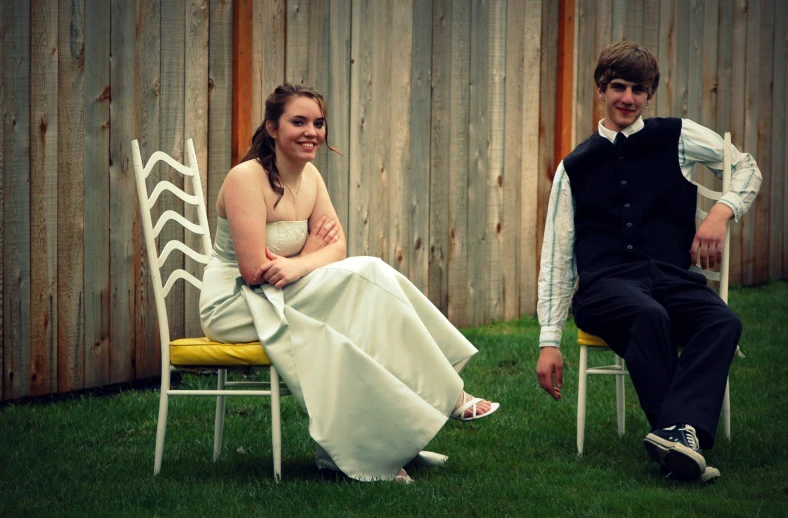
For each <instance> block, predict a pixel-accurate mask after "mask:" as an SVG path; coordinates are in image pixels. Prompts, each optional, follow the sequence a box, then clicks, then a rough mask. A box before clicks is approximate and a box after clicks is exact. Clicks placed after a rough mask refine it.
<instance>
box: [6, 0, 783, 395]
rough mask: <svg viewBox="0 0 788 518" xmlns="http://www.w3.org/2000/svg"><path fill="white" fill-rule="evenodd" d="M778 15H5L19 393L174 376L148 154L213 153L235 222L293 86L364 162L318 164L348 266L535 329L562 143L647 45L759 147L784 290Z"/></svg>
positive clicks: (134, 4)
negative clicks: (165, 350) (158, 316)
mask: <svg viewBox="0 0 788 518" xmlns="http://www.w3.org/2000/svg"><path fill="white" fill-rule="evenodd" d="M756 3H758V8H757V9H756V8H755V7H754V6H753V5H748V4H747V2H742V1H741V0H737V1H736V3H735V5H734V4H733V3H732V2H731V1H728V2H726V1H725V0H720V1H719V2H716V1H714V2H712V1H709V2H700V3H698V2H695V3H693V4H685V2H683V1H681V0H673V1H670V0H668V1H664V2H646V1H631V2H623V1H618V0H616V1H610V0H607V1H606V2H590V1H587V0H577V4H575V1H574V0H560V1H558V0H302V1H296V0H287V1H286V0H189V1H183V0H135V1H131V0H112V1H110V2H107V1H105V0H59V1H58V0H37V1H33V2H29V1H27V0H3V1H1V2H0V30H1V31H2V33H1V34H0V63H2V82H0V105H2V108H3V127H2V132H0V150H2V153H1V154H0V174H2V177H1V178H0V187H1V188H2V196H0V200H2V207H1V208H0V255H2V262H1V263H0V265H1V266H0V268H1V270H0V271H1V272H2V284H1V286H0V287H1V289H2V304H3V306H2V311H0V318H1V319H0V331H1V332H0V335H2V343H0V361H1V362H2V373H3V381H2V384H0V390H2V393H1V394H0V399H4V400H12V399H18V398H21V397H25V396H30V395H40V394H48V393H55V392H66V391H71V390H76V389H81V388H87V387H94V386H100V385H105V384H110V383H117V382H123V381H128V380H131V379H135V378H142V377H147V376H155V375H157V374H158V372H159V361H160V358H159V349H158V332H157V330H156V322H155V311H154V310H153V307H152V299H151V298H150V295H149V292H148V286H147V282H148V281H147V275H148V272H147V266H146V264H145V263H146V256H145V253H144V249H143V241H142V236H141V229H140V225H139V215H138V210H137V202H136V193H135V192H134V189H135V186H134V180H133V171H132V167H131V154H130V153H131V151H130V142H131V140H132V139H135V138H136V139H138V140H139V141H140V145H141V148H142V154H143V159H147V157H148V156H150V154H151V153H152V152H153V151H154V150H157V149H162V150H165V151H167V152H169V153H170V154H172V155H173V156H174V157H176V158H178V159H180V160H182V159H183V155H184V149H183V148H184V141H185V139H187V138H192V139H194V142H195V148H196V150H197V155H198V161H199V165H200V170H201V174H202V175H203V185H204V189H205V192H206V197H207V199H208V207H209V219H210V220H211V221H212V222H213V221H215V217H216V214H215V210H214V200H215V199H216V196H217V192H218V189H219V187H220V185H221V182H222V180H223V178H224V175H225V174H226V172H227V170H228V169H229V168H230V166H231V163H232V160H233V159H234V158H236V159H237V157H238V156H239V155H240V154H243V153H244V152H245V151H246V149H245V148H246V146H247V145H248V142H249V139H250V136H251V132H252V130H253V128H254V127H256V126H257V125H258V124H259V123H260V121H261V120H262V116H263V101H264V98H265V96H266V95H267V94H268V93H270V92H271V91H272V90H273V87H274V86H275V85H277V84H279V83H281V82H282V81H284V80H289V81H293V82H308V83H312V84H314V85H315V86H317V87H318V88H319V89H320V90H321V91H322V92H323V93H324V94H325V95H326V98H327V100H328V103H329V113H328V119H329V128H330V134H329V139H330V142H331V143H332V144H333V145H335V146H337V147H338V148H339V149H340V150H341V151H342V155H341V156H337V155H334V154H330V153H325V152H321V153H320V156H319V157H318V159H317V160H316V165H317V166H318V168H319V169H320V170H321V172H322V173H323V176H324V178H325V179H326V183H327V185H328V188H329V192H330V194H331V196H332V199H333V201H334V204H335V206H336V208H337V212H338V214H339V215H340V219H341V220H342V223H343V225H344V227H345V229H346V231H347V235H348V242H349V253H350V254H352V255H359V254H369V255H375V256H379V257H382V258H383V259H384V260H386V261H387V262H389V263H390V264H392V265H393V266H394V267H395V268H398V269H399V270H400V271H402V272H403V273H405V274H406V275H407V276H408V277H409V278H410V279H411V280H412V281H413V282H414V283H415V284H416V285H417V286H418V287H419V288H420V289H422V290H423V291H424V292H425V293H427V294H428V296H429V297H430V299H431V300H432V301H433V302H434V303H435V304H436V305H437V306H438V307H439V308H440V309H441V310H442V311H444V312H446V313H447V314H448V316H449V318H450V319H451V320H452V321H453V322H454V323H455V324H457V325H475V324H480V323H484V322H489V321H492V320H500V319H508V318H514V317H517V316H519V315H522V314H533V313H534V311H535V304H536V278H537V274H538V256H539V250H540V245H541V234H542V228H543V222H544V215H545V214H544V213H545V211H546V199H547V195H548V192H549V188H550V182H549V179H550V177H551V176H552V172H553V171H554V168H555V165H556V163H557V159H560V158H561V152H558V153H557V152H556V149H559V150H563V149H565V148H566V147H568V146H567V145H566V138H568V139H571V138H572V135H577V138H578V139H582V138H585V136H587V134H588V133H589V132H590V131H592V129H593V126H594V124H595V120H596V118H595V117H596V115H595V114H594V108H593V99H594V97H593V95H591V94H592V93H593V92H592V91H591V90H589V85H591V86H592V82H591V70H590V69H589V67H590V66H591V65H590V63H592V62H593V61H594V59H595V52H596V51H597V50H598V49H599V48H600V46H601V45H602V43H603V42H605V41H608V40H610V39H617V38H619V37H627V38H643V41H644V43H646V44H647V45H649V46H651V47H652V48H655V49H657V50H658V51H659V54H658V57H659V59H660V62H661V64H662V66H663V84H662V86H661V88H660V90H659V97H658V99H657V102H656V104H657V106H656V110H657V111H656V113H659V114H663V113H671V114H673V115H683V114H685V113H686V114H687V115H688V116H690V117H691V118H695V119H696V120H698V121H699V122H701V123H704V124H707V125H709V126H711V127H713V128H715V129H718V130H720V131H721V130H722V129H727V128H731V130H733V131H734V139H735V140H736V142H737V143H741V142H744V146H741V147H743V148H744V149H746V150H750V151H754V154H755V155H756V157H757V158H758V161H759V164H760V165H761V167H762V169H763V171H764V173H765V176H766V177H767V180H766V184H768V186H767V185H765V186H764V192H765V193H767V196H766V197H764V196H763V195H762V196H761V199H760V200H759V205H758V207H756V208H755V209H754V210H753V211H752V214H751V215H749V216H748V217H747V218H748V219H745V222H744V225H742V226H741V229H740V230H739V231H738V232H739V233H738V234H737V236H738V237H736V239H735V241H736V242H737V243H742V244H744V243H746V244H747V246H750V245H749V244H750V243H752V245H753V247H754V249H753V253H752V255H745V254H744V253H741V254H740V256H739V257H738V258H737V261H738V263H737V264H741V265H745V264H749V263H747V262H746V261H750V259H749V258H750V257H754V258H755V259H752V261H754V264H755V265H760V264H762V262H759V261H762V259H763V258H761V259H758V258H759V257H761V255H762V254H763V250H764V249H763V248H762V247H761V248H758V247H759V246H761V245H762V244H763V243H765V244H766V248H765V250H766V255H765V258H766V259H768V261H770V262H769V265H770V268H772V267H774V268H775V269H773V270H768V269H767V272H768V273H767V276H768V275H771V276H773V277H784V276H785V275H786V274H788V265H784V264H783V263H782V262H781V261H783V260H784V259H783V258H784V257H785V255H786V254H783V253H782V249H778V248H777V247H778V246H779V247H784V246H788V238H786V239H784V238H783V237H782V236H783V234H782V232H783V230H782V229H784V228H786V225H784V224H783V223H785V221H784V219H783V220H779V218H778V217H777V215H776V214H777V210H778V209H780V208H781V207H782V204H781V203H780V201H781V199H782V198H780V197H779V194H778V189H779V193H780V194H783V190H784V189H785V188H786V184H785V182H784V180H783V176H784V175H783V170H782V165H781V164H783V163H784V161H785V159H786V158H785V157H786V155H785V154H784V151H783V149H784V147H785V143H786V142H785V131H784V128H785V94H784V92H785V70H786V58H785V21H784V19H785V13H784V10H785V8H784V6H783V5H782V2H781V1H780V0H768V1H758V2H756ZM750 4H753V2H750ZM685 6H689V7H685ZM707 8H708V9H711V12H708V11H707ZM734 8H735V10H734ZM770 9H771V10H770ZM685 11H686V12H685ZM742 11H744V12H743V13H742ZM714 13H716V14H714ZM701 14H702V15H701ZM742 16H744V18H742ZM655 17H656V18H655ZM655 19H656V20H657V21H658V24H657V25H654V23H655V22H654V20H655ZM715 19H716V20H718V27H717V28H716V29H715V28H714V27H713V25H714V20H715ZM742 19H743V20H744V21H742ZM638 20H640V22H638ZM574 23H577V27H576V28H575V27H574ZM567 24H568V25H567ZM638 24H640V25H642V26H643V28H642V30H641V29H637V27H638V26H639V25H638ZM567 27H569V29H568V30H567ZM623 27H627V28H628V29H627V30H632V29H634V30H635V32H631V33H624V32H623ZM697 27H701V28H702V31H703V34H702V37H699V36H698V33H697V31H696V32H692V33H691V34H690V32H689V31H688V28H690V29H692V28H695V29H696V28H697ZM638 31H640V32H638ZM682 31H683V32H682ZM707 31H708V32H707ZM715 31H716V32H715ZM712 32H713V33H714V34H715V36H714V37H713V38H712V37H711V35H710V34H711V33H712ZM724 35H728V36H724ZM664 38H669V39H668V40H665V39H664ZM693 38H694V39H693ZM690 40H691V41H692V42H693V45H699V46H698V47H697V49H695V50H691V49H693V48H694V47H692V46H691V45H690V43H689V42H690ZM700 40H702V42H701V41H700ZM712 40H714V41H715V42H716V43H715V44H714V47H712V45H711V44H710V43H707V42H709V41H712ZM701 43H702V45H701ZM767 43H768V45H767ZM769 45H771V46H769ZM767 47H768V49H767ZM742 49H745V50H742ZM767 50H768V52H767ZM680 51H681V52H680ZM684 53H686V54H687V56H686V57H685V56H684ZM712 54H714V56H715V58H714V60H713V61H709V59H710V58H709V56H711V55H712ZM767 54H768V56H767ZM573 58H574V59H573ZM769 63H771V64H772V65H774V66H772V65H769V66H768V67H767V64H769ZM776 65H780V66H776ZM772 68H774V70H775V72H774V73H773V75H770V76H769V77H770V78H772V79H771V81H772V83H773V86H772V87H771V88H767V85H771V84H772V83H770V82H768V81H765V80H763V81H759V78H761V79H763V76H764V74H765V73H766V72H767V71H769V73H770V74H772V72H771V70H772ZM699 70H701V71H702V72H703V74H702V75H700V76H699V75H698V71H699ZM707 72H708V73H707ZM709 74H711V75H710V76H709V77H712V79H710V81H712V82H713V83H714V84H715V87H714V89H713V92H714V97H713V100H711V101H710V100H709V99H708V98H707V95H706V94H705V93H704V92H708V91H710V90H708V89H707V86H708V85H707V83H706V82H705V81H704V80H703V78H705V77H707V75H709ZM571 78H574V79H572V80H571V81H569V79H571ZM745 78H747V79H746V80H745ZM781 92H782V94H783V95H782V97H780V95H778V94H779V93H781ZM567 95H568V96H569V100H568V102H567V100H566V98H565V97H566V96H567ZM573 100H574V102H573ZM745 100H746V103H745ZM745 106H746V107H745ZM728 107H729V108H728ZM693 110H696V111H697V114H696V112H695V111H693ZM707 114H712V115H709V116H712V117H714V118H713V119H709V118H708V117H707ZM556 121H558V122H556ZM764 121H768V122H764ZM567 124H568V126H569V128H570V130H569V131H568V132H567V131H566V127H567ZM780 124H781V125H782V126H780ZM571 128H573V129H571ZM767 128H768V129H769V131H768V135H767V134H766V133H767ZM772 128H773V129H772ZM778 128H782V130H779V129H778ZM556 135H558V138H556ZM562 135H568V137H566V138H563V137H562ZM767 147H768V149H769V150H770V151H769V152H768V153H767V151H766V150H767ZM763 153H767V154H768V155H769V159H766V158H765V155H764V154H763ZM772 171H775V173H774V174H772ZM160 175H164V176H169V175H170V173H169V172H168V171H167V170H166V168H164V167H162V169H161V170H160V171H157V172H155V173H154V178H155V177H158V176H160ZM170 178H172V177H171V176H170ZM769 196H775V198H774V200H772V199H771V198H770V197H769ZM764 198H765V199H764ZM166 203H169V204H171V205H169V206H168V205H165V206H164V207H162V210H165V209H167V208H176V209H177V208H179V206H178V204H177V203H176V202H175V201H167V202H166ZM764 204H765V205H764ZM770 207H771V208H772V209H773V210H772V211H769V208H770ZM764 211H765V212H764ZM785 214H786V213H785V212H780V217H782V218H785V217H786V216H785ZM759 215H760V216H759ZM764 217H765V218H766V219H765V220H764ZM770 218H772V219H770ZM778 220H779V221H778ZM778 242H779V245H776V244H775V243H778ZM770 245H771V246H770ZM738 246H741V245H738ZM740 249H741V248H740ZM755 250H757V253H756V252H755ZM748 253H749V252H748ZM759 254H761V255H759ZM180 260H182V259H177V258H174V257H171V258H170V259H169V260H168V263H167V264H166V265H165V270H168V269H171V268H174V267H175V266H176V264H175V261H180ZM777 263H779V264H780V266H779V268H777V267H776V266H772V265H776V264H777ZM188 267H189V268H194V265H188ZM742 271H743V270H742ZM755 272H761V270H759V269H757V268H754V269H753V274H752V275H751V276H750V275H747V276H744V275H741V276H739V277H737V280H739V281H741V282H747V283H749V282H755V281H760V280H763V279H765V277H763V276H762V275H760V273H759V274H758V275H756V274H755ZM165 274H166V272H165ZM737 275H738V274H737ZM177 289H180V290H181V291H180V292H178V293H177V294H176V295H175V297H173V298H174V300H175V303H174V304H173V305H172V306H171V307H170V315H171V318H170V325H171V333H172V334H173V336H181V335H183V334H187V333H196V332H199V322H198V321H197V297H196V293H195V292H194V290H192V289H191V288H185V287H183V286H181V287H179V288H177Z"/></svg>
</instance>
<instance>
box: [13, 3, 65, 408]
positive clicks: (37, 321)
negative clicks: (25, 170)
mask: <svg viewBox="0 0 788 518" xmlns="http://www.w3.org/2000/svg"><path fill="white" fill-rule="evenodd" d="M65 14H66V16H67V17H68V19H69V21H70V16H68V12H67V10H66V13H65ZM30 35H31V39H32V42H31V46H30V47H31V48H30V52H31V56H30V58H31V62H30V119H31V129H32V135H31V139H30V204H31V207H30V256H31V257H38V258H40V260H37V261H32V262H31V264H30V318H31V329H30V372H29V373H25V376H26V377H27V380H26V382H27V383H29V384H30V390H29V393H30V394H31V395H38V394H49V393H52V392H57V384H58V383H57V382H58V364H57V360H58V339H57V328H58V326H57V314H58V268H57V265H58V247H57V240H58V235H57V231H58V219H59V218H58V192H57V190H58V160H59V158H58V157H59V155H58V107H59V105H58V56H59V55H60V54H61V53H62V54H64V55H65V58H66V59H68V58H69V50H70V49H68V48H67V44H68V42H63V43H64V44H65V45H66V47H64V48H60V47H59V46H58V5H57V1H56V0H45V1H36V2H33V3H32V4H31V28H30ZM65 90H66V92H64V93H71V92H69V91H68V88H66V89H65ZM70 101H71V99H68V98H67V97H65V95H64V97H63V98H62V99H61V100H60V104H61V105H62V104H64V103H68V102H70ZM74 151H76V150H73V151H71V152H72V153H73V152H74ZM74 174H75V173H74V172H73V171H72V172H71V174H70V175H63V177H66V176H73V175H74ZM64 274H67V272H64Z"/></svg>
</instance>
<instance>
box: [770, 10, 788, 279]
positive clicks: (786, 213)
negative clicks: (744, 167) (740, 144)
mask: <svg viewBox="0 0 788 518" xmlns="http://www.w3.org/2000/svg"><path fill="white" fill-rule="evenodd" d="M774 20H775V23H774V56H773V65H772V67H773V70H774V79H773V84H772V94H773V95H774V102H773V104H772V106H773V109H772V130H771V131H772V171H773V173H772V175H771V177H772V178H771V207H770V209H771V213H770V218H769V276H770V277H771V278H773V279H783V278H785V277H786V276H788V209H786V204H785V200H786V199H788V198H786V194H788V192H786V190H787V189H788V182H787V181H786V178H785V176H786V174H788V153H786V152H785V148H786V147H787V146H788V127H787V126H786V122H785V121H786V104H787V103H786V101H788V79H786V73H788V30H786V23H785V20H788V5H786V3H785V2H775V3H774ZM781 21H782V22H781Z"/></svg>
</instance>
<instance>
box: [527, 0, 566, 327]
mask: <svg viewBox="0 0 788 518" xmlns="http://www.w3.org/2000/svg"><path fill="white" fill-rule="evenodd" d="M541 14H542V20H541V23H542V28H541V31H540V32H541V49H540V52H539V54H540V55H541V73H540V76H541V77H540V85H539V106H540V110H539V171H538V177H539V178H538V179H539V183H538V187H537V206H538V211H537V217H536V221H537V225H536V247H535V250H534V251H535V253H536V257H535V260H536V264H535V265H534V266H533V267H532V271H533V276H534V277H533V279H534V280H533V285H534V287H533V288H532V290H533V292H532V293H533V295H532V300H533V303H532V305H526V306H525V307H523V308H521V310H520V311H521V313H525V314H529V315H533V314H535V313H536V299H537V297H536V282H537V274H538V270H539V268H538V264H539V263H538V261H539V258H540V251H541V250H542V238H543V235H544V226H545V221H546V220H547V204H548V200H549V199H550V189H551V183H552V182H551V180H552V178H553V174H554V173H555V169H556V167H557V164H558V161H559V160H561V158H562V157H560V156H555V155H554V153H553V148H554V146H553V145H552V144H551V143H552V142H553V141H554V140H555V135H556V132H557V128H556V121H557V118H556V116H555V113H556V106H557V95H556V93H557V92H556V89H555V88H554V87H553V85H554V81H555V76H556V74H560V73H561V71H560V69H557V68H556V63H557V62H558V59H557V56H556V55H557V52H558V24H559V13H558V6H557V5H556V3H555V2H551V1H547V2H545V1H542V13H541Z"/></svg>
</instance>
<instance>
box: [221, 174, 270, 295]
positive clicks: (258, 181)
mask: <svg viewBox="0 0 788 518" xmlns="http://www.w3.org/2000/svg"><path fill="white" fill-rule="evenodd" d="M267 181H268V177H267V176H266V174H265V171H264V170H263V168H262V166H261V165H260V164H258V163H256V162H254V161H251V160H250V161H247V162H244V163H242V164H238V165H237V166H235V167H233V168H232V169H231V170H230V172H229V173H228V174H227V177H226V178H225V180H224V184H223V185H222V188H221V191H220V192H219V197H220V200H219V203H218V204H217V205H220V206H223V207H224V212H225V214H226V217H227V221H228V222H229V224H230V234H231V236H232V239H233V245H234V247H235V255H236V257H237V258H238V269H239V270H240V272H241V276H242V277H243V278H244V280H245V281H246V282H248V283H249V284H260V282H261V279H260V277H259V276H258V275H257V271H258V269H259V268H260V267H261V266H262V265H264V264H267V263H269V262H270V259H268V258H267V257H266V255H265V222H266V220H267V215H268V210H267V208H266V204H265V189H264V182H267Z"/></svg>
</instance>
